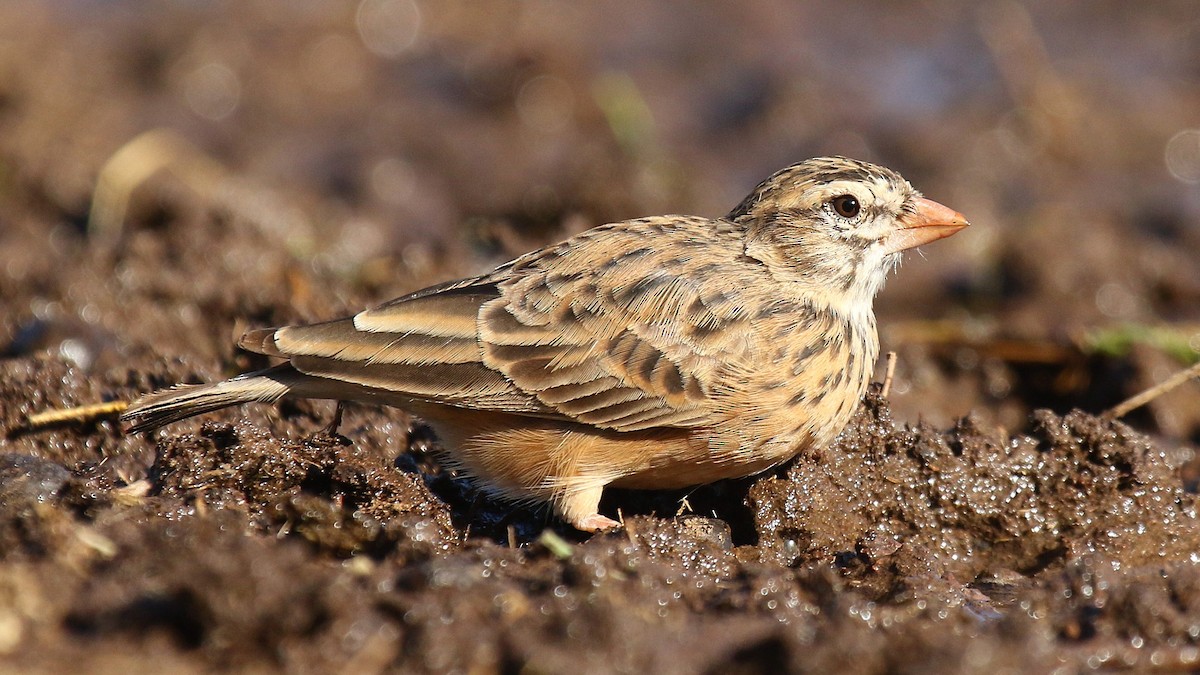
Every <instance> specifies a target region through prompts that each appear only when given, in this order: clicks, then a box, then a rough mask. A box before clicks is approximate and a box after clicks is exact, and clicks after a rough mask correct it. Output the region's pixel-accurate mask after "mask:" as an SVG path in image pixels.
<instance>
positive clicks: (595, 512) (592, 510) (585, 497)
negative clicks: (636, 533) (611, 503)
mask: <svg viewBox="0 0 1200 675" xmlns="http://www.w3.org/2000/svg"><path fill="white" fill-rule="evenodd" d="M603 493H604V486H603V485H593V486H589V487H585V488H578V489H568V490H567V491H566V492H565V493H563V494H562V495H561V496H560V497H559V498H558V499H557V500H555V504H554V506H555V509H556V510H557V511H558V512H559V514H560V515H562V517H563V520H565V521H567V522H568V523H570V524H571V525H572V526H574V527H575V529H577V530H583V531H584V532H600V531H602V530H611V529H614V528H617V527H620V526H621V524H620V523H618V522H617V521H615V520H613V519H612V518H609V517H607V516H602V515H600V495H602V494H603Z"/></svg>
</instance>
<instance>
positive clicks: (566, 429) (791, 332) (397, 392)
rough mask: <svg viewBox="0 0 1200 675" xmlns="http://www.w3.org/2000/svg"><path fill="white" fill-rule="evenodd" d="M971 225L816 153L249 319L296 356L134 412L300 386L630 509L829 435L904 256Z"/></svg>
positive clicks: (872, 343)
mask: <svg viewBox="0 0 1200 675" xmlns="http://www.w3.org/2000/svg"><path fill="white" fill-rule="evenodd" d="M847 199H852V200H853V202H854V205H855V207H856V209H857V215H855V216H854V217H849V216H847V215H845V214H844V213H842V212H843V211H845V212H846V213H849V211H850V209H849V206H848V205H849V204H850V202H849V201H846V200H847ZM964 226H966V221H965V220H964V219H963V218H962V216H961V215H959V214H957V213H955V212H953V211H951V210H950V209H947V208H946V207H944V206H941V205H940V204H937V203H936V202H931V201H929V200H926V199H923V198H921V197H920V195H919V194H918V193H917V192H916V191H915V190H913V189H912V187H911V186H910V185H909V184H908V183H907V182H906V181H904V179H903V178H901V177H900V176H899V175H897V174H896V173H894V172H892V171H890V170H888V169H885V168H882V167H878V166H874V165H872V164H868V163H865V162H859V161H854V160H849V159H845V158H838V157H833V158H818V159H812V160H808V161H806V162H801V163H799V164H796V165H794V166H791V167H788V168H787V169H784V170H782V171H780V172H778V173H776V174H774V175H773V176H771V177H770V178H768V179H767V180H766V181H764V182H763V183H761V184H760V185H759V186H758V187H757V188H756V189H755V190H754V192H752V193H751V194H750V195H749V196H748V197H747V198H746V199H745V200H743V201H742V203H741V204H739V205H738V206H737V207H736V208H735V209H734V210H733V211H731V212H730V213H729V214H728V215H727V216H726V217H725V218H722V219H717V220H710V219H706V218H698V217H693V216H659V217H654V218H641V219H637V220H630V221H625V222H621V223H615V224H611V225H604V226H601V227H597V228H594V229H591V230H588V231H586V232H583V233H581V234H579V235H577V236H575V237H573V238H571V239H569V240H567V241H564V242H562V243H560V244H557V245H553V246H549V247H547V248H544V249H541V250H538V251H534V252H532V253H529V254H527V255H524V256H522V257H520V258H517V259H516V260H514V261H512V262H510V263H507V264H505V265H502V266H500V267H498V268H496V269H495V270H493V271H492V272H489V273H487V274H484V275H482V276H479V277H475V278H471V279H464V280H460V281H454V282H449V283H446V284H441V285H438V286H433V287H431V288H428V289H425V290H422V291H418V292H416V293H413V294H411V295H408V296H405V297H402V298H399V299H397V300H393V301H391V302H388V303H386V304H384V305H381V306H379V307H376V308H374V309H370V310H367V311H364V312H362V313H360V314H358V315H356V316H354V317H352V318H347V319H341V320H337V321H331V322H328V323H321V324H314V325H307V326H288V327H284V328H279V329H268V330H256V331H251V332H249V333H247V334H246V335H245V336H243V338H242V340H241V345H242V346H243V347H244V348H246V349H249V350H252V351H257V352H261V353H264V354H269V355H273V356H279V357H283V358H285V359H287V360H288V361H287V362H286V363H284V364H282V365H280V366H276V367H274V368H271V369H268V370H266V371H259V372H257V373H249V374H247V375H243V376H241V377H239V378H234V379H233V380H229V381H226V382H223V383H217V384H214V385H193V386H187V387H176V388H173V389H170V390H167V391H164V392H160V393H157V394H153V395H150V396H148V397H146V398H144V399H142V400H141V401H138V402H137V403H136V404H135V405H133V406H132V407H131V408H130V409H129V410H128V411H127V413H126V414H125V417H126V419H137V420H140V422H138V423H137V424H135V425H134V427H133V428H134V429H144V428H151V427H155V426H159V425H162V424H166V423H168V422H171V421H174V420H177V419H182V418H184V417H189V416H191V415H194V414H198V413H201V412H207V411H211V410H216V409H218V408H222V407H225V406H229V405H237V404H240V403H245V402H249V401H273V400H277V399H279V398H281V397H283V396H296V397H312V398H335V399H351V400H365V401H373V402H380V403H385V404H390V405H396V406H400V407H404V408H406V409H408V410H410V411H412V412H414V413H416V414H418V415H420V416H422V417H424V418H425V419H426V420H427V421H429V422H430V424H431V425H432V426H433V427H434V429H435V431H436V432H437V433H438V435H439V437H440V438H441V441H442V443H443V445H444V447H445V450H446V453H447V458H448V460H449V461H450V463H452V464H453V465H455V466H457V467H459V468H461V469H463V470H464V471H465V472H467V473H468V474H469V475H471V476H473V477H474V478H475V479H476V480H477V481H478V482H479V483H480V485H482V486H483V487H485V488H487V489H489V490H491V491H493V492H495V493H498V494H500V495H503V496H505V497H509V498H513V499H523V500H537V501H548V502H550V503H552V504H553V505H554V507H555V508H556V509H557V511H558V512H559V513H560V514H561V515H562V516H563V517H564V518H566V519H567V520H568V521H569V522H570V523H572V524H573V525H575V526H576V527H578V528H580V529H585V530H596V529H602V528H605V527H611V526H613V525H615V523H614V522H613V521H612V520H610V519H609V518H606V517H605V516H602V515H600V514H599V513H598V505H599V501H600V495H601V492H602V490H603V489H604V487H605V486H607V485H617V486H624V487H634V488H668V487H683V486H687V485H694V484H699V483H706V482H710V481H713V480H718V479H721V478H729V477H735V476H744V475H749V474H751V473H755V472H758V471H761V470H763V469H766V468H768V467H770V466H772V465H775V464H777V463H779V462H782V461H784V460H786V459H788V458H790V457H793V456H795V455H796V454H798V453H799V452H802V451H803V450H805V449H807V448H810V447H813V446H820V445H823V444H826V443H828V442H829V441H831V440H832V439H833V437H834V436H835V435H836V434H837V433H838V432H839V431H840V430H841V429H842V427H844V426H845V424H846V423H847V422H848V421H849V419H850V417H851V415H852V414H853V412H854V409H855V407H856V406H857V404H858V402H859V400H860V399H861V397H862V394H863V392H864V390H865V388H866V386H867V384H868V381H869V379H870V376H871V373H872V370H873V368H874V365H875V361H876V358H877V357H878V352H879V345H878V339H877V337H876V331H875V317H874V313H873V311H872V300H873V298H874V296H875V293H876V292H877V291H878V290H879V288H880V287H881V286H882V284H883V281H884V278H885V276H886V273H887V272H888V270H889V269H890V268H891V267H894V266H895V264H896V263H897V262H898V258H899V255H900V251H902V250H904V249H906V248H911V247H912V246H917V245H920V244H922V243H927V242H929V241H933V240H935V239H938V238H941V237H945V236H949V235H950V234H953V233H954V232H956V231H957V230H959V229H961V228H962V227H964Z"/></svg>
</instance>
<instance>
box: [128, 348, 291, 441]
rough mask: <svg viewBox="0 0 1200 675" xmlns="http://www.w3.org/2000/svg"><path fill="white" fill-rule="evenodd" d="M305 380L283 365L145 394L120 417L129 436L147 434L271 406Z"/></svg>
mask: <svg viewBox="0 0 1200 675" xmlns="http://www.w3.org/2000/svg"><path fill="white" fill-rule="evenodd" d="M309 379H311V378H310V377H309V376H307V375H304V374H303V373H300V372H298V371H297V370H296V369H295V368H293V367H292V366H291V364H287V363H284V364H282V365H278V366H275V367H273V368H267V369H266V370H258V371H255V372H252V373H246V374H245V375H239V376H237V377H235V378H233V379H231V380H225V381H224V382H217V383H215V384H181V385H176V386H174V387H171V388H170V389H164V390H162V391H157V392H154V393H153V394H147V395H146V396H143V397H141V398H140V399H138V400H136V401H134V402H133V404H131V405H130V406H129V408H127V409H126V410H125V412H124V413H122V414H121V420H122V421H124V422H133V424H131V425H130V426H129V428H128V431H129V433H138V432H142V431H151V430H153V429H157V428H158V427H161V426H164V425H167V424H170V423H171V422H178V421H179V420H182V419H186V418H188V417H192V416H193V415H200V414H203V413H208V412H213V411H214V410H220V409H221V408H228V407H230V406H235V405H241V404H243V403H253V402H262V403H273V402H275V401H278V400H279V399H281V398H283V397H284V396H286V395H288V394H291V393H296V390H297V389H304V388H306V387H305V386H304V385H305V384H306V383H307V382H306V381H307V380H309Z"/></svg>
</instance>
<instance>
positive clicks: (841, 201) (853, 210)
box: [829, 195, 862, 218]
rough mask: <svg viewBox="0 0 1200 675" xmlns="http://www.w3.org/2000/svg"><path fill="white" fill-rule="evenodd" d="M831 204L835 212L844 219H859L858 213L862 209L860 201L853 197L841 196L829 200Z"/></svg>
mask: <svg viewBox="0 0 1200 675" xmlns="http://www.w3.org/2000/svg"><path fill="white" fill-rule="evenodd" d="M829 204H830V205H831V206H832V207H833V210H834V211H836V212H837V214H838V215H839V216H841V217H843V218H857V217H858V212H859V211H861V210H862V207H861V206H859V204H858V199H856V198H855V197H854V196H853V195H841V196H838V197H834V198H833V199H831V200H829Z"/></svg>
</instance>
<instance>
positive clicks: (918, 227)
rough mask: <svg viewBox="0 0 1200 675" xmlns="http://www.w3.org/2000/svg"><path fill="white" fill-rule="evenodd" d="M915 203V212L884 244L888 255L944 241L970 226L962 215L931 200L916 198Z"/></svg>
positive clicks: (902, 222)
mask: <svg viewBox="0 0 1200 675" xmlns="http://www.w3.org/2000/svg"><path fill="white" fill-rule="evenodd" d="M916 202H917V210H916V212H915V213H913V214H912V215H911V216H909V217H908V218H905V219H904V220H903V221H901V223H900V229H898V230H897V231H895V232H893V233H892V234H891V235H890V236H888V239H887V241H886V242H885V243H884V246H885V247H886V249H887V252H888V253H899V252H900V251H907V250H908V249H910V248H916V247H917V246H923V245H925V244H928V243H930V242H934V241H937V240H938V239H945V238H946V237H949V236H950V235H952V234H954V233H955V232H958V231H959V230H961V229H963V228H964V227H966V226H967V225H969V224H970V223H968V222H967V219H966V218H965V217H964V216H963V214H961V213H959V212H958V211H955V210H954V209H952V208H950V207H947V206H942V205H941V204H939V203H937V202H935V201H933V200H932V199H925V198H924V197H918V198H917V200H916Z"/></svg>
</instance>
